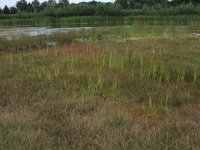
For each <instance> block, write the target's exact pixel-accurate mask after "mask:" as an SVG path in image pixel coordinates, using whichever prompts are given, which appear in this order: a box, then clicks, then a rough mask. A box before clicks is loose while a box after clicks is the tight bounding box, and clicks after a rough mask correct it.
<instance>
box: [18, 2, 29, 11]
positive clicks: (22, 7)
mask: <svg viewBox="0 0 200 150" xmlns="http://www.w3.org/2000/svg"><path fill="white" fill-rule="evenodd" d="M16 7H17V10H19V11H22V12H26V11H27V10H28V4H27V1H26V0H20V1H18V2H17V4H16Z"/></svg>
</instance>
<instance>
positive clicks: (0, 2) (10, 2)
mask: <svg viewBox="0 0 200 150" xmlns="http://www.w3.org/2000/svg"><path fill="white" fill-rule="evenodd" d="M16 1H17V0H0V7H2V8H3V7H4V6H5V5H7V6H9V7H10V6H15V4H16ZM26 1H27V2H31V1H33V0H26ZM39 1H40V2H44V1H45V0H39ZM46 1H47V0H46ZM57 1H58V0H57ZM82 1H92V0H69V2H70V3H78V2H82ZM96 1H102V2H113V1H114V0H96Z"/></svg>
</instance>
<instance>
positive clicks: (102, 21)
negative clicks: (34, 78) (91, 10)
mask: <svg viewBox="0 0 200 150" xmlns="http://www.w3.org/2000/svg"><path fill="white" fill-rule="evenodd" d="M199 22H200V17H199V16H198V15H180V16H179V15H177V16H175V15H173V16H159V15H154V16H148V15H146V16H145V15H139V16H117V17H113V16H74V17H61V18H56V17H33V18H25V19H24V18H23V19H21V18H11V19H1V20H0V26H3V27H5V26H54V27H58V26H72V27H74V26H78V27H79V26H115V25H147V24H149V25H197V26H199Z"/></svg>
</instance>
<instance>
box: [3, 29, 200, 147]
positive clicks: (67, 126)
mask: <svg viewBox="0 0 200 150" xmlns="http://www.w3.org/2000/svg"><path fill="white" fill-rule="evenodd" d="M68 34H69V33H66V34H62V35H52V37H54V40H58V41H62V39H65V38H66V37H68V36H67V35H68ZM70 34H72V36H71V38H70V42H66V43H65V42H62V43H61V44H60V45H58V46H56V47H43V48H40V49H38V48H35V49H34V50H33V49H32V48H27V50H25V49H24V50H22V51H17V52H16V51H13V50H10V51H4V50H3V49H2V51H1V53H0V109H1V112H0V120H1V121H0V148H1V149H13V147H14V148H15V149H144V150H146V149H152V150H155V149H199V147H200V144H199V143H200V132H199V131H200V130H199V129H200V120H199V114H200V111H199V107H200V105H199V97H200V90H199V89H200V69H199V67H200V66H199V64H200V51H199V49H200V38H199V37H191V30H190V28H189V27H185V28H178V27H174V26H149V25H147V26H136V27H126V28H123V27H117V28H97V29H92V30H81V31H77V32H72V33H70ZM166 34H167V35H166ZM15 40H20V39H14V40H13V41H15ZM32 40H33V41H34V40H35V39H34V38H33V39H32ZM44 40H46V39H45V38H44ZM41 41H42V40H41ZM63 41H65V40H63ZM22 43H23V42H22ZM30 43H31V39H30ZM38 45H39V44H38ZM7 46H10V47H12V45H11V44H10V45H7ZM8 49H9V48H8Z"/></svg>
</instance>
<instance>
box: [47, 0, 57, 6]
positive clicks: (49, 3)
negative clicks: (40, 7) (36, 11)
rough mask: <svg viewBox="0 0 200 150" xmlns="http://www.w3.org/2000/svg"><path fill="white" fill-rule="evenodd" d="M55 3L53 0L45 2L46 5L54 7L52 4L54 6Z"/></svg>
mask: <svg viewBox="0 0 200 150" xmlns="http://www.w3.org/2000/svg"><path fill="white" fill-rule="evenodd" d="M56 4H57V3H56V1H55V0H49V1H48V3H47V5H48V6H50V7H51V6H52V7H54V6H56Z"/></svg>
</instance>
